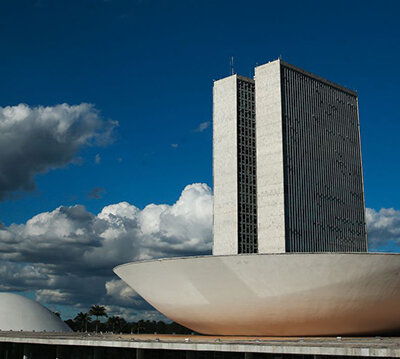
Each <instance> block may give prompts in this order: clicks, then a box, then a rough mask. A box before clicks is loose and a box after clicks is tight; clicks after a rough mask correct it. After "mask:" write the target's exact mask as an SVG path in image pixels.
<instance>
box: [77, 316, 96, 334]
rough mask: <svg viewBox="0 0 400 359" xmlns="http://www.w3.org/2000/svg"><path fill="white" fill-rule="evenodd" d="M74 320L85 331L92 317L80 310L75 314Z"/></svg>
mask: <svg viewBox="0 0 400 359" xmlns="http://www.w3.org/2000/svg"><path fill="white" fill-rule="evenodd" d="M74 321H75V322H76V323H77V324H78V326H79V327H80V328H81V329H82V331H83V329H84V328H85V331H86V332H87V325H88V323H90V322H91V321H92V318H90V314H89V313H83V312H80V313H78V314H77V315H76V317H75V318H74Z"/></svg>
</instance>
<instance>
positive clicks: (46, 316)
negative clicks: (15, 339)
mask: <svg viewBox="0 0 400 359" xmlns="http://www.w3.org/2000/svg"><path fill="white" fill-rule="evenodd" d="M0 330H16V331H21V330H23V331H37V332H42V331H47V332H70V331H71V329H70V328H69V327H68V325H66V324H65V323H64V322H63V321H62V320H61V319H60V318H59V317H58V316H57V315H55V314H54V313H53V312H51V311H50V310H48V309H47V308H46V307H44V306H43V305H41V304H39V303H38V302H35V301H33V300H31V299H29V298H26V297H23V296H21V295H17V294H12V293H0Z"/></svg>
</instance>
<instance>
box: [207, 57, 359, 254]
mask: <svg viewBox="0 0 400 359" xmlns="http://www.w3.org/2000/svg"><path fill="white" fill-rule="evenodd" d="M213 127H214V128H213V133H214V138H213V149H214V154H213V171H214V247H213V254H215V255H220V254H240V253H285V252H366V251H367V238H366V230H365V204H364V188H363V174H362V162H361V145H360V130H359V118H358V103H357V93H356V92H354V91H351V90H349V89H347V88H344V87H342V86H339V85H337V84H334V83H332V82H330V81H327V80H325V79H323V78H321V77H318V76H316V75H313V74H311V73H308V72H306V71H304V70H301V69H299V68H297V67H295V66H293V65H290V64H288V63H286V62H283V61H281V60H277V61H273V62H270V63H267V64H265V65H262V66H258V67H256V68H255V77H254V80H253V79H250V78H246V77H242V76H239V75H232V76H229V77H227V78H224V79H221V80H218V81H215V82H214V110H213Z"/></svg>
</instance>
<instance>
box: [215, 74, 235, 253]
mask: <svg viewBox="0 0 400 359" xmlns="http://www.w3.org/2000/svg"><path fill="white" fill-rule="evenodd" d="M236 87H237V77H236V75H233V76H230V77H227V78H224V79H222V80H219V81H216V82H214V91H213V92H214V108H213V174H214V246H213V254H217V255H218V254H237V253H238V224H237V223H238V222H237V221H238V217H237V216H238V200H237V198H238V194H237V191H238V188H237V89H236Z"/></svg>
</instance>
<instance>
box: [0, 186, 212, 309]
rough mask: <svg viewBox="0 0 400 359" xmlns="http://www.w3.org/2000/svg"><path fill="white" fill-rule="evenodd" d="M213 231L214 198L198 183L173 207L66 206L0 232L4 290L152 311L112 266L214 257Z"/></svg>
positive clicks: (64, 301)
mask: <svg viewBox="0 0 400 359" xmlns="http://www.w3.org/2000/svg"><path fill="white" fill-rule="evenodd" d="M211 227H212V193H211V189H210V188H209V187H208V186H207V185H206V184H200V183H196V184H192V185H189V186H186V187H185V189H184V190H183V191H182V193H181V196H180V198H179V199H178V200H177V201H176V203H174V204H173V205H166V204H150V205H148V206H146V207H145V208H144V209H143V210H140V209H139V208H137V207H135V206H134V205H132V204H129V203H128V202H120V203H117V204H113V205H109V206H106V207H104V208H103V209H102V211H101V212H100V213H99V214H97V215H94V214H92V213H90V212H88V211H87V210H86V209H85V207H83V206H79V205H77V206H72V207H64V206H61V207H58V208H56V209H55V210H53V211H50V212H43V213H40V214H38V215H36V216H34V217H32V218H31V219H30V220H28V221H27V222H26V223H25V224H12V225H10V226H8V227H6V226H4V225H3V226H0V274H1V273H3V276H2V285H1V286H0V289H2V290H23V291H25V290H31V291H35V292H36V295H37V298H38V299H40V300H41V301H42V302H43V303H48V304H50V305H51V304H64V305H74V306H76V307H79V308H83V307H85V306H86V307H87V308H88V307H90V305H92V304H97V303H100V302H102V303H103V304H104V305H109V306H113V308H114V310H115V309H116V308H117V307H119V308H120V309H121V308H125V309H123V310H127V312H129V313H130V315H137V314H138V311H143V310H147V311H148V310H151V307H150V306H149V305H148V304H146V303H145V302H144V301H143V299H142V298H140V297H138V296H137V295H135V293H134V292H133V291H132V290H130V289H129V288H128V287H127V286H126V285H125V284H124V283H123V282H122V281H120V280H117V279H116V277H115V275H114V274H113V272H112V268H113V267H114V266H116V265H118V264H122V263H124V262H129V261H134V260H139V259H144V258H155V257H168V256H181V255H198V254H205V253H210V251H211V240H212V229H211ZM121 310H122V309H121ZM135 313H136V314H135Z"/></svg>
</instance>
